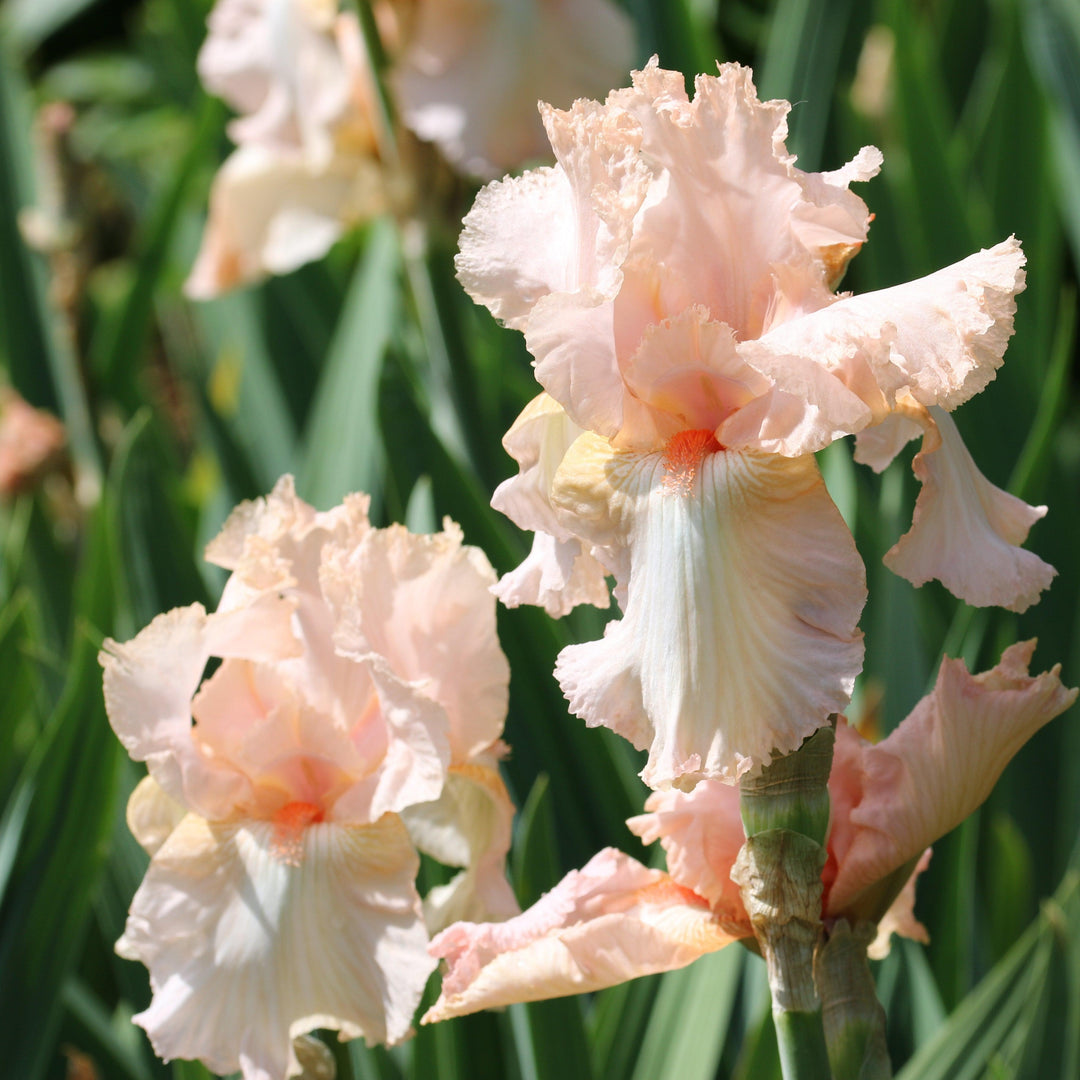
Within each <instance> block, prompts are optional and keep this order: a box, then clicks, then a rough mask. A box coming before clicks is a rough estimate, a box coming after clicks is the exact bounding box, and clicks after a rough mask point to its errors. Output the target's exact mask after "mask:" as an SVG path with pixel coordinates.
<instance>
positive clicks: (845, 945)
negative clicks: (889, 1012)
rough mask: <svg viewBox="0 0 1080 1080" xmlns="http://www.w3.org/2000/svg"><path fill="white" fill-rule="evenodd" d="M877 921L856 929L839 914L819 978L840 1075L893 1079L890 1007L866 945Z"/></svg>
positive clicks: (846, 1079)
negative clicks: (876, 979) (880, 996)
mask: <svg viewBox="0 0 1080 1080" xmlns="http://www.w3.org/2000/svg"><path fill="white" fill-rule="evenodd" d="M876 930H877V927H876V926H875V925H874V924H873V923H858V924H856V926H855V927H854V929H853V928H852V927H851V926H850V925H849V924H848V921H847V920H846V919H839V920H837V922H836V923H835V925H834V926H833V927H832V928H831V929H830V931H829V940H828V941H827V942H825V944H824V945H822V947H821V948H820V949H819V950H818V954H817V962H816V966H815V969H814V977H815V981H816V982H817V988H818V993H819V995H820V996H821V1002H822V1016H823V1019H824V1024H825V1041H826V1044H827V1046H828V1050H829V1063H830V1065H831V1066H832V1071H833V1076H834V1077H835V1080H890V1078H891V1077H892V1064H891V1063H890V1061H889V1049H888V1046H887V1045H886V1043H885V1010H884V1009H883V1008H882V1007H881V1003H880V1002H879V1001H878V999H877V990H876V988H875V986H874V978H873V976H872V975H871V974H870V965H869V964H868V962H867V959H866V948H867V946H868V945H869V944H870V942H871V941H873V939H874V935H875V933H876Z"/></svg>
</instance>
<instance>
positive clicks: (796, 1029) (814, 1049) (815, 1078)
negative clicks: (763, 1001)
mask: <svg viewBox="0 0 1080 1080" xmlns="http://www.w3.org/2000/svg"><path fill="white" fill-rule="evenodd" d="M773 1023H774V1024H775V1025H776V1045H777V1048H778V1049H779V1051H780V1068H781V1069H782V1070H783V1073H784V1080H796V1078H797V1080H831V1078H832V1075H833V1074H832V1073H831V1072H830V1071H829V1055H828V1051H827V1048H826V1044H825V1032H824V1031H823V1030H822V1027H821V1012H820V1010H819V1011H818V1012H809V1013H806V1012H779V1013H778V1012H776V1010H775V1009H774V1010H773Z"/></svg>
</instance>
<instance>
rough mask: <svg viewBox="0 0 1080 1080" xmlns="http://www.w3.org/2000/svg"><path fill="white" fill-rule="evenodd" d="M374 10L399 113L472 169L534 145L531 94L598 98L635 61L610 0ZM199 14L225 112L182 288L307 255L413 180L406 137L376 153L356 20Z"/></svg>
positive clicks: (494, 1)
mask: <svg viewBox="0 0 1080 1080" xmlns="http://www.w3.org/2000/svg"><path fill="white" fill-rule="evenodd" d="M374 14H375V16H376V19H377V21H378V22H379V23H380V26H381V28H382V32H383V34H384V36H385V37H386V38H387V42H386V44H387V45H388V46H389V48H388V52H390V54H391V59H392V61H393V71H392V73H391V75H390V81H391V83H392V88H393V90H395V91H396V99H397V100H396V105H397V107H398V109H399V110H400V113H401V118H402V122H403V123H404V124H405V126H406V127H408V128H410V129H411V130H412V131H413V132H414V133H415V134H416V135H417V136H418V137H419V138H421V139H423V140H425V141H428V142H433V143H436V144H437V145H438V146H439V147H440V149H441V150H442V151H443V153H444V154H445V156H446V158H447V160H448V161H450V163H451V164H453V165H454V166H456V167H458V168H460V169H462V170H464V171H465V172H471V173H475V174H478V175H483V176H485V177H486V176H490V175H493V174H496V173H499V172H502V171H505V170H507V169H512V168H515V167H517V166H519V165H521V164H522V162H524V161H525V160H526V159H528V158H532V157H536V156H538V155H541V154H544V155H546V153H547V150H548V147H547V140H546V139H545V138H544V132H543V128H542V126H541V124H540V121H539V116H538V114H537V109H536V105H537V99H538V98H540V97H543V98H546V99H550V100H557V101H561V102H563V103H565V104H569V103H570V102H571V101H572V100H573V99H574V98H575V97H578V96H580V95H581V94H587V93H598V92H600V91H601V90H602V89H603V88H604V87H606V86H609V85H610V84H611V82H612V81H613V80H615V79H617V78H621V77H622V73H623V72H625V71H626V69H627V68H628V67H629V66H630V64H631V62H632V59H633V57H632V51H633V34H632V28H631V27H632V24H631V22H630V20H629V19H628V18H627V16H626V15H624V14H623V13H622V12H621V11H619V9H618V8H616V7H615V6H614V5H613V4H612V3H611V2H610V0H524V2H522V0H515V2H514V3H512V4H506V3H503V2H502V0H419V2H412V0H380V2H379V3H378V4H376V5H375V10H374ZM208 25H209V34H208V36H207V39H206V42H205V44H204V45H203V48H202V51H201V52H200V54H199V64H198V66H199V75H200V77H201V79H202V81H203V84H204V85H205V86H206V88H207V89H208V90H209V91H210V92H211V93H214V94H217V95H219V96H220V97H222V98H224V99H225V100H226V101H227V102H228V103H229V105H231V106H232V107H233V108H234V109H235V110H236V111H237V112H238V113H239V116H238V117H237V118H236V119H235V120H233V121H232V122H231V123H230V125H229V135H230V136H231V137H232V139H233V141H234V142H235V143H236V144H237V149H236V150H235V151H234V152H233V154H232V155H231V156H230V157H229V158H228V160H227V161H226V162H225V164H224V165H223V166H222V168H221V170H220V171H219V172H218V175H217V177H216V178H215V180H214V183H213V187H212V189H211V192H210V213H209V220H208V222H207V226H206V232H205V235H204V237H203V242H202V246H201V249H200V251H199V255H198V257H197V259H196V262H195V265H194V267H193V268H192V271H191V274H190V276H189V278H188V281H187V284H186V291H187V293H188V295H189V296H192V297H194V298H196V299H208V298H212V297H214V296H217V295H219V294H221V293H223V292H225V291H227V290H228V289H231V288H235V287H236V286H238V285H244V284H249V283H251V282H254V281H257V280H258V279H260V278H262V277H264V276H266V275H267V274H283V273H287V272H288V271H290V270H294V269H296V268H297V267H298V266H300V265H302V264H303V263H305V262H309V261H311V260H312V259H317V258H320V257H321V256H323V255H324V254H326V252H327V251H328V250H329V249H330V247H331V246H332V245H333V244H334V243H335V242H336V241H337V239H338V238H339V237H340V236H342V235H343V233H344V232H345V231H346V230H347V229H349V228H350V227H352V226H354V225H357V224H359V223H360V222H362V221H365V220H367V219H369V218H372V217H374V216H376V215H378V214H381V213H387V212H404V211H405V208H407V207H409V206H410V204H411V203H412V202H413V199H414V193H415V190H416V189H418V188H420V187H422V186H423V184H424V177H423V176H422V175H420V172H421V171H422V170H423V166H421V165H415V164H413V163H412V156H413V151H412V148H411V147H408V146H405V145H401V144H400V143H401V140H398V142H399V145H398V146H397V148H396V150H395V152H394V153H390V152H388V147H387V145H386V141H387V139H389V138H390V137H391V135H390V133H389V132H387V131H386V130H385V128H384V124H383V120H382V115H381V110H380V105H379V102H378V93H377V89H376V85H375V78H374V74H373V72H372V69H371V64H370V61H369V58H368V55H367V50H366V46H365V43H364V40H363V35H362V34H361V30H360V25H359V22H358V20H357V18H356V15H355V14H354V13H352V12H348V11H346V12H343V13H339V12H338V2H337V0H217V4H216V5H215V7H214V9H213V11H212V12H211V13H210V17H209V20H208ZM399 158H400V159H401V160H398V159H399Z"/></svg>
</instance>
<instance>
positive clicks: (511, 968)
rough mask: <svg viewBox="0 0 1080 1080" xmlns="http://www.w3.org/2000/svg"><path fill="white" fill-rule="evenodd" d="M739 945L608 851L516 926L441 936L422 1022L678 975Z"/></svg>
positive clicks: (662, 879) (668, 884) (694, 900)
mask: <svg viewBox="0 0 1080 1080" xmlns="http://www.w3.org/2000/svg"><path fill="white" fill-rule="evenodd" d="M733 940H735V939H734V938H733V937H732V936H731V935H729V934H728V933H727V932H726V931H725V929H724V928H723V927H722V926H721V925H720V924H719V922H718V921H717V920H716V919H715V918H714V916H713V915H712V914H711V912H710V911H709V906H708V904H707V903H706V902H705V901H704V900H703V899H702V898H701V897H699V896H695V895H694V894H693V893H692V892H690V891H689V890H688V889H683V888H680V887H679V886H678V885H676V884H675V883H674V882H673V881H672V880H671V879H670V878H669V877H668V876H667V875H666V874H663V873H662V872H661V871H659V870H649V869H646V867H644V866H642V865H641V864H640V863H638V862H635V861H634V860H633V859H631V858H630V857H629V856H627V855H624V854H623V853H622V852H620V851H616V850H615V849H614V848H605V849H604V850H603V851H601V852H599V853H598V854H597V855H594V856H593V858H592V859H590V860H589V862H588V863H587V865H586V866H585V867H584V869H582V870H574V871H571V873H569V874H568V875H567V876H566V877H565V878H563V880H562V881H561V882H559V884H558V885H556V886H555V888H554V889H552V890H551V892H549V893H546V894H545V895H544V896H543V897H541V899H540V900H538V901H537V902H536V903H535V904H534V905H533V906H532V907H531V908H529V909H528V911H526V912H524V913H523V914H521V915H519V916H517V918H514V919H510V920H509V921H507V922H504V923H484V924H476V923H456V924H455V925H453V926H451V927H450V928H449V929H448V930H444V931H443V932H442V933H441V934H439V936H438V937H436V938H435V939H434V941H432V943H431V952H432V954H433V955H435V956H439V957H443V958H444V959H445V960H446V961H447V967H446V970H445V972H444V974H443V986H442V994H441V996H440V997H439V1000H438V1001H437V1002H436V1003H435V1005H434V1006H433V1007H432V1008H431V1009H430V1010H429V1011H428V1013H427V1014H426V1015H425V1016H424V1018H423V1023H433V1022H434V1021H436V1020H446V1019H449V1018H450V1017H452V1016H463V1015H465V1014H466V1013H472V1012H477V1011H478V1010H480V1009H490V1008H497V1007H499V1006H501V1005H510V1004H512V1003H513V1002H516V1001H539V1000H542V999H544V998H551V997H560V996H563V995H566V994H580V993H584V992H586V991H591V990H601V989H603V988H604V987H607V986H614V985H615V984H616V983H621V982H625V981H626V980H627V979H634V978H637V977H638V976H639V975H649V974H653V973H655V972H658V971H672V970H674V969H675V968H681V967H685V966H686V965H687V964H689V963H690V962H691V961H693V960H696V959H697V958H698V957H699V956H704V955H705V954H706V953H709V952H714V951H716V950H717V949H720V948H723V947H724V946H725V945H727V944H729V943H730V942H731V941H733Z"/></svg>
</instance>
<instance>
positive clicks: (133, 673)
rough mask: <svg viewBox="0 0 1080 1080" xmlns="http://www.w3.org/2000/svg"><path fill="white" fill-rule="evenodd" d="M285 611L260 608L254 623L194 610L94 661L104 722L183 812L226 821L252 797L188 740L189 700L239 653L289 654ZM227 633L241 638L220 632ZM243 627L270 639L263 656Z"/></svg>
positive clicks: (111, 647)
mask: <svg viewBox="0 0 1080 1080" xmlns="http://www.w3.org/2000/svg"><path fill="white" fill-rule="evenodd" d="M291 611H292V605H291V604H289V603H288V601H281V602H279V603H277V604H274V605H267V604H265V603H260V604H259V610H258V611H257V612H253V613H252V614H254V615H256V616H257V618H256V619H247V618H243V617H242V616H243V615H244V614H246V613H234V614H232V615H230V614H218V613H214V614H211V615H207V614H206V612H205V610H204V609H203V607H202V605H201V604H193V605H192V606H191V607H187V608H177V609H175V610H173V611H170V612H167V613H166V614H164V615H159V616H158V617H157V618H156V619H154V620H153V622H151V623H150V625H149V626H147V627H146V629H144V630H143V631H142V632H141V633H140V634H138V635H137V636H136V637H134V638H133V639H132V640H131V641H128V642H125V643H123V644H121V643H119V642H115V641H112V640H106V641H105V645H104V648H103V649H102V652H101V656H100V660H101V663H102V666H103V667H104V669H105V679H104V685H105V707H106V710H107V712H108V715H109V722H110V723H111V724H112V727H113V730H114V731H115V732H116V734H117V736H118V737H119V739H120V741H121V742H122V743H123V744H124V749H125V750H127V752H128V753H129V754H130V755H131V756H132V758H134V759H135V760H136V761H145V762H146V763H147V767H148V768H149V770H150V774H151V775H152V776H153V777H154V778H155V780H157V782H158V783H159V784H160V785H161V787H162V788H163V789H164V790H165V792H166V793H167V794H168V795H169V796H170V797H171V798H173V799H175V800H176V801H177V802H179V803H182V804H183V805H184V806H185V807H188V808H190V809H192V810H196V811H197V812H198V813H200V814H202V815H204V816H208V817H215V818H217V817H225V816H227V815H228V814H229V813H230V811H231V810H232V808H233V807H234V806H235V805H236V803H237V802H238V801H239V800H241V799H242V798H244V797H245V796H246V795H247V794H248V793H249V792H250V781H249V780H248V779H247V778H246V777H245V776H243V774H242V773H239V772H237V771H236V770H235V769H233V768H231V767H229V766H228V765H226V764H222V763H218V762H215V761H214V760H213V759H212V758H209V757H207V756H206V755H204V754H203V753H201V752H200V750H199V748H198V747H197V746H196V744H195V743H194V742H193V741H192V739H191V724H192V715H191V701H192V697H193V695H194V693H195V690H196V688H197V687H198V685H199V681H200V680H201V679H202V674H203V669H204V668H205V666H206V662H207V661H208V660H209V659H210V657H211V656H212V655H218V656H220V655H226V656H228V655H230V654H235V652H237V651H239V650H240V649H243V648H245V647H246V649H247V650H248V651H249V652H252V653H254V654H255V655H256V656H258V657H259V658H260V659H264V660H273V659H282V658H283V657H284V656H288V655H289V653H291V652H295V651H296V649H295V646H296V642H295V640H294V639H293V637H292V633H291V630H290V622H289V620H290V616H291ZM238 616H239V618H238ZM228 627H235V628H236V629H237V630H240V631H241V633H240V634H239V635H236V634H228V633H223V632H222V629H223V628H228ZM249 627H250V628H253V629H255V628H257V630H258V632H259V633H260V634H262V635H264V636H269V635H267V631H270V630H273V631H275V632H276V634H277V640H276V641H273V642H271V645H272V648H271V649H270V650H269V655H267V653H260V651H259V648H258V640H257V639H256V637H255V636H254V635H248V634H246V633H244V630H245V629H247V628H249ZM215 631H217V633H216V634H215ZM215 637H216V638H217V642H216V643H215V642H214V641H213V638H215ZM238 637H239V640H237V638H238ZM264 639H265V637H264Z"/></svg>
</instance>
